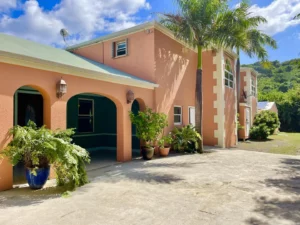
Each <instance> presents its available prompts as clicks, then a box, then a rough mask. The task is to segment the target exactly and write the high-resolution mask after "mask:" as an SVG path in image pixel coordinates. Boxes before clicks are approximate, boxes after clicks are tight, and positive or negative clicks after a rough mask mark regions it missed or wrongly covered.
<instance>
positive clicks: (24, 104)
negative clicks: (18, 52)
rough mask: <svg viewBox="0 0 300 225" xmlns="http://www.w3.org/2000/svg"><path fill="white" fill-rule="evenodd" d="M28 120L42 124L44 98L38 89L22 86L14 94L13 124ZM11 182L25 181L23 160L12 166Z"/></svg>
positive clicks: (22, 123) (23, 124) (38, 124)
mask: <svg viewBox="0 0 300 225" xmlns="http://www.w3.org/2000/svg"><path fill="white" fill-rule="evenodd" d="M29 120H31V121H33V122H35V123H36V125H37V126H38V127H41V126H43V125H44V99H43V96H42V94H41V93H40V92H39V91H38V90H36V89H34V88H32V87H30V86H23V87H21V88H19V89H18V90H17V91H16V92H15V94H14V125H19V126H26V125H27V123H28V122H29ZM13 183H14V185H17V184H23V183H26V177H25V169H24V163H23V162H20V163H18V164H17V165H16V166H14V167H13Z"/></svg>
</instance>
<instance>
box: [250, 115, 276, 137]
mask: <svg viewBox="0 0 300 225" xmlns="http://www.w3.org/2000/svg"><path fill="white" fill-rule="evenodd" d="M279 126H280V122H279V119H278V115H277V114H276V113H274V112H271V111H262V112H261V113H258V114H256V116H255V118H254V123H253V127H252V128H251V130H250V137H251V139H255V140H265V139H267V138H268V136H269V135H271V134H274V132H275V130H276V129H278V128H279Z"/></svg>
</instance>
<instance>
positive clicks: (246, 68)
mask: <svg viewBox="0 0 300 225" xmlns="http://www.w3.org/2000/svg"><path fill="white" fill-rule="evenodd" d="M242 70H244V71H248V70H250V71H251V72H253V73H254V74H255V76H258V75H259V73H258V72H257V71H256V70H255V69H253V68H252V67H241V71H242Z"/></svg>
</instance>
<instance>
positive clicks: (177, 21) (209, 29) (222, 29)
mask: <svg viewBox="0 0 300 225" xmlns="http://www.w3.org/2000/svg"><path fill="white" fill-rule="evenodd" d="M176 2H177V3H178V12H177V13H163V14H160V15H161V19H160V23H161V24H162V25H164V26H165V27H167V28H168V29H170V30H171V31H173V32H174V35H175V37H177V38H178V39H179V40H182V41H184V42H185V43H187V44H188V45H190V46H191V47H193V48H196V49H197V50H198V66H197V72H196V87H195V94H196V103H195V107H196V130H197V131H198V132H199V133H200V134H201V135H202V134H203V132H202V72H203V71H202V69H203V67H202V51H203V50H204V49H209V48H227V47H229V46H232V47H234V46H236V45H234V44H233V40H240V42H241V43H246V42H247V39H246V38H247V37H246V35H245V32H244V31H241V29H242V28H243V29H245V28H244V27H243V26H242V25H239V24H238V23H237V20H236V18H241V17H242V15H246V14H247V12H243V10H245V7H238V8H236V9H232V10H231V9H230V8H229V6H228V3H227V1H220V0H176ZM241 21H244V20H241ZM259 43H260V42H259ZM244 45H245V44H244ZM244 45H243V46H244ZM249 49H250V47H249ZM202 149H203V143H202V144H201V146H200V152H202Z"/></svg>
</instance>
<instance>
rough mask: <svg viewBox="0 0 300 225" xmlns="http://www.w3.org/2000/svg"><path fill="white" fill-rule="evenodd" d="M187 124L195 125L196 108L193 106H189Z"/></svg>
mask: <svg viewBox="0 0 300 225" xmlns="http://www.w3.org/2000/svg"><path fill="white" fill-rule="evenodd" d="M189 124H191V125H192V126H196V110H195V107H193V106H190V107H189Z"/></svg>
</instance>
